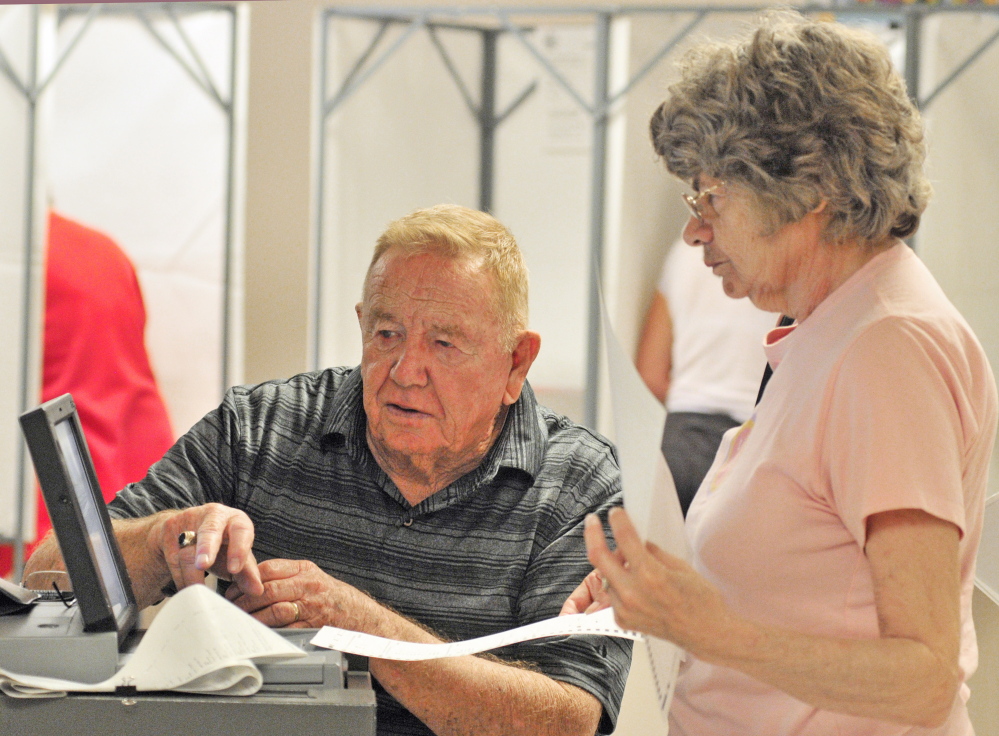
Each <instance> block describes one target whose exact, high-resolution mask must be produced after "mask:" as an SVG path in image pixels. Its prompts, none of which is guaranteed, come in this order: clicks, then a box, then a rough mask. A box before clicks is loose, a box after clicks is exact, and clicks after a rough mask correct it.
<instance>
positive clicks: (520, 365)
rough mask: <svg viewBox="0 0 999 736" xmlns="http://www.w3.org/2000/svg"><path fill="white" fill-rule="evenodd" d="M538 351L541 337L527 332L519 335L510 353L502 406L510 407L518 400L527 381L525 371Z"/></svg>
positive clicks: (535, 333)
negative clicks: (508, 371)
mask: <svg viewBox="0 0 999 736" xmlns="http://www.w3.org/2000/svg"><path fill="white" fill-rule="evenodd" d="M539 350H541V335H539V334H538V333H537V332H528V331H525V332H523V333H521V335H520V337H519V338H518V339H517V344H516V345H515V346H514V348H513V352H512V353H511V358H512V360H511V366H510V375H509V376H508V377H507V379H506V391H505V392H504V394H503V405H504V406H510V405H511V404H513V403H514V402H515V401H516V400H517V399H519V398H520V392H521V390H522V389H523V388H524V381H526V380H527V371H529V370H530V369H531V364H532V363H534V359H535V358H537V357H538V351H539Z"/></svg>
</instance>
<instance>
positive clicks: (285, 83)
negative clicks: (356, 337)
mask: <svg viewBox="0 0 999 736" xmlns="http://www.w3.org/2000/svg"><path fill="white" fill-rule="evenodd" d="M318 7H319V3H318V2H314V1H313V0H289V1H285V2H272V1H268V2H252V3H250V4H249V8H250V33H249V88H248V107H247V150H246V231H245V238H246V252H245V273H246V282H245V283H246V286H245V289H246V292H245V296H244V299H245V341H246V347H245V350H246V355H245V362H244V366H245V367H244V371H245V373H244V378H245V380H246V381H247V382H249V383H255V382H258V381H265V380H268V379H271V378H280V377H284V376H290V375H293V374H295V373H299V372H301V371H303V370H306V368H307V344H308V338H307V332H308V304H309V303H308V296H309V253H310V250H309V240H310V232H311V227H312V226H311V222H312V210H311V202H312V195H311V183H312V182H311V161H312V135H311V125H312V117H311V110H312V78H313V74H312V72H313V58H314V55H313V39H314V27H313V26H314V18H315V14H316V10H317V8H318Z"/></svg>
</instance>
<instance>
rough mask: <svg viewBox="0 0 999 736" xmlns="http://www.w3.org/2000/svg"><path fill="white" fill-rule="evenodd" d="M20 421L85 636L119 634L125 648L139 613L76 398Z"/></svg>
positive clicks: (54, 403)
mask: <svg viewBox="0 0 999 736" xmlns="http://www.w3.org/2000/svg"><path fill="white" fill-rule="evenodd" d="M20 419H21V430H22V432H23V433H24V437H25V439H26V440H27V442H28V450H29V451H30V453H31V459H32V461H33V462H34V464H35V471H36V472H37V473H38V481H39V484H40V485H41V488H42V495H43V497H44V498H45V505H46V506H47V507H48V510H49V517H50V518H51V519H52V527H53V529H55V534H56V538H57V539H58V540H59V547H60V549H61V550H62V556H63V559H64V560H65V562H66V570H67V572H68V573H69V578H70V581H71V582H72V584H73V592H74V593H75V594H76V599H77V601H78V602H79V606H80V612H81V614H82V615H83V622H84V631H117V632H118V641H119V644H121V643H122V642H123V641H124V639H125V637H126V636H127V635H128V634H129V632H130V631H131V630H132V628H133V627H134V626H135V622H136V619H137V616H138V607H137V606H136V603H135V595H134V593H133V591H132V582H131V580H130V579H129V577H128V572H127V570H126V569H125V562H124V559H123V558H122V556H121V549H120V548H119V547H118V541H117V540H116V539H115V536H114V533H113V532H112V530H111V518H110V517H109V516H108V511H107V507H106V506H105V504H104V497H103V496H102V494H101V488H100V484H99V483H98V481H97V474H96V473H95V472H94V464H93V461H92V460H91V458H90V450H89V449H88V448H87V440H86V438H85V437H84V435H83V427H82V426H81V425H80V418H79V416H78V415H77V412H76V405H75V404H74V403H73V397H72V396H71V395H70V394H63V395H62V396H60V397H59V398H56V399H52V400H51V401H47V402H45V403H44V404H42V405H41V406H40V407H38V408H37V409H33V410H31V411H29V412H26V413H25V414H22V415H21V418H20Z"/></svg>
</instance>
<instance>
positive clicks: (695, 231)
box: [683, 215, 714, 247]
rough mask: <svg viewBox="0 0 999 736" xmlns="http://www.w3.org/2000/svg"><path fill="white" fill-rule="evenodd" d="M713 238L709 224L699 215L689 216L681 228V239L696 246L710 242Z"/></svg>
mask: <svg viewBox="0 0 999 736" xmlns="http://www.w3.org/2000/svg"><path fill="white" fill-rule="evenodd" d="M713 238H714V231H713V230H712V229H711V225H709V224H708V223H706V222H705V221H704V220H702V219H700V218H699V217H694V216H693V215H691V216H690V219H688V220H687V224H686V226H684V228H683V240H684V242H685V243H686V244H687V245H692V246H695V247H696V246H698V245H705V244H707V243H710V242H711V241H712V239H713Z"/></svg>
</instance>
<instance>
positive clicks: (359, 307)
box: [354, 302, 364, 332]
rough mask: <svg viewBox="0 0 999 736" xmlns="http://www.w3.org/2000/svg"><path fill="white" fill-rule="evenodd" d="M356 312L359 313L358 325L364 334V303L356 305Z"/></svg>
mask: <svg viewBox="0 0 999 736" xmlns="http://www.w3.org/2000/svg"><path fill="white" fill-rule="evenodd" d="M354 311H355V312H356V313H357V324H359V325H360V326H361V332H364V302H358V303H357V304H355V305H354Z"/></svg>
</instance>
